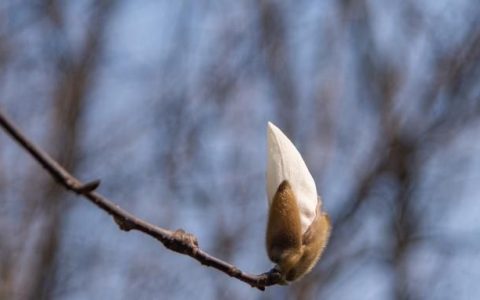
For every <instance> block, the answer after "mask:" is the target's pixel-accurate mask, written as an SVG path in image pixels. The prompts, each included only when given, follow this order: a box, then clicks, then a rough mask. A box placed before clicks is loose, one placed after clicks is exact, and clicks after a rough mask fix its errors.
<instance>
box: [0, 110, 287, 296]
mask: <svg viewBox="0 0 480 300" xmlns="http://www.w3.org/2000/svg"><path fill="white" fill-rule="evenodd" d="M0 125H1V126H2V127H3V129H5V131H6V132H7V133H8V134H10V136H11V137H12V138H13V139H14V140H15V141H17V142H18V143H19V144H20V146H22V147H23V148H24V149H25V150H26V151H28V152H29V153H30V154H31V155H32V156H33V157H34V158H35V160H37V162H38V163H40V164H41V165H42V166H43V167H44V168H45V169H46V170H47V172H48V173H50V175H51V176H52V177H53V178H54V179H55V180H56V181H57V182H58V183H59V184H61V185H62V186H63V187H65V188H66V189H68V190H70V191H73V192H75V193H77V194H79V195H81V196H83V197H85V198H87V199H88V200H90V202H93V203H94V204H95V205H97V206H98V207H99V208H101V209H102V210H104V211H105V212H107V213H108V214H110V215H111V216H112V217H113V219H114V221H115V223H117V225H118V226H119V227H120V229H121V230H124V231H130V230H138V231H140V232H143V233H145V234H146V235H149V236H151V237H153V238H155V239H157V240H159V241H160V242H161V243H162V244H163V245H164V246H165V247H166V248H168V249H170V250H172V251H175V252H178V253H181V254H184V255H188V256H190V257H192V258H194V259H196V260H198V261H199V262H200V263H201V264H202V265H206V266H208V267H212V268H215V269H217V270H219V271H222V272H224V273H225V274H227V275H229V276H231V277H235V278H237V279H239V280H241V281H243V282H245V283H248V284H249V285H251V286H252V287H255V288H258V289H260V290H262V291H263V290H265V287H267V286H271V285H275V284H278V283H279V282H280V278H281V276H280V274H279V273H278V272H277V271H276V270H274V269H272V270H270V271H268V272H266V273H263V274H260V275H251V274H247V273H245V272H243V271H241V270H240V269H238V268H237V267H236V266H234V265H232V264H229V263H227V262H225V261H223V260H221V259H218V258H216V257H214V256H211V255H210V254H208V253H206V252H204V251H203V250H201V249H200V247H199V246H198V241H197V238H196V237H195V236H194V235H192V234H190V233H187V232H185V231H184V230H182V229H178V230H176V231H171V230H167V229H164V228H161V227H158V226H155V225H153V224H151V223H148V222H146V221H144V220H142V219H140V218H138V217H136V216H135V215H133V214H131V213H129V212H128V211H126V210H124V209H122V208H120V206H118V205H117V204H115V203H114V202H113V201H111V200H109V199H108V198H106V197H104V196H102V195H101V194H99V193H96V192H94V190H95V189H96V188H97V187H98V186H99V184H100V181H99V180H94V181H90V182H87V183H82V182H81V181H80V180H78V179H77V178H75V177H74V176H73V175H71V174H70V173H68V172H67V171H66V170H65V169H64V168H63V167H62V166H60V164H58V163H57V162H56V161H55V160H54V159H53V158H52V157H50V156H49V155H48V154H47V153H45V152H44V151H42V150H41V149H40V148H38V147H37V146H36V145H35V144H33V143H32V142H31V141H29V140H28V139H27V138H26V137H25V136H24V135H23V133H22V132H21V131H20V130H19V129H18V128H17V127H16V126H15V125H14V124H13V123H12V122H11V121H10V120H9V119H8V118H7V117H6V116H5V115H4V114H3V113H2V112H1V111H0Z"/></svg>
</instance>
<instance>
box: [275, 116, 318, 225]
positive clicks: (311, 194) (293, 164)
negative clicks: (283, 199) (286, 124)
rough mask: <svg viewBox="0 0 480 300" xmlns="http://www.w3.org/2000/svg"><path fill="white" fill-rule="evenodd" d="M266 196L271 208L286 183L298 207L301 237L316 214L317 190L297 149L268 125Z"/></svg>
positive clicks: (277, 130)
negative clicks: (283, 183) (280, 186)
mask: <svg viewBox="0 0 480 300" xmlns="http://www.w3.org/2000/svg"><path fill="white" fill-rule="evenodd" d="M267 131H268V134H267V135H268V154H267V155H268V162H267V195H268V203H269V205H271V203H272V200H273V197H274V195H275V192H276V191H277V189H278V187H279V185H280V184H281V183H282V181H284V180H288V182H289V183H290V185H291V186H292V189H293V192H294V194H295V197H296V199H297V202H298V207H299V208H300V218H301V221H302V234H303V233H304V232H305V231H306V230H307V229H308V226H310V224H311V223H312V222H313V220H314V218H315V215H316V212H315V211H316V207H317V203H318V200H317V188H316V186H315V182H314V181H313V178H312V175H311V174H310V172H309V171H308V168H307V166H306V165H305V162H304V161H303V159H302V156H301V155H300V153H299V152H298V150H297V148H295V146H294V145H293V143H292V142H291V141H290V140H289V139H288V138H287V136H286V135H285V134H284V133H283V132H282V131H281V130H280V129H278V127H276V126H275V125H273V124H272V123H270V122H268V129H267Z"/></svg>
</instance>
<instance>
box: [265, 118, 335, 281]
mask: <svg viewBox="0 0 480 300" xmlns="http://www.w3.org/2000/svg"><path fill="white" fill-rule="evenodd" d="M267 195H268V204H269V214H268V224H267V237H266V242H267V253H268V256H269V258H270V260H272V261H273V262H275V263H276V264H277V265H276V268H277V269H278V270H279V271H280V273H281V274H282V278H283V283H285V284H286V283H288V281H293V280H296V279H299V278H300V277H302V276H303V275H305V274H306V273H308V272H309V271H310V270H311V269H312V268H313V267H314V266H315V264H316V263H317V261H318V259H319V258H320V256H321V254H322V252H323V250H324V249H325V246H326V244H327V242H328V238H329V236H330V230H331V225H330V220H329V218H328V215H327V214H326V213H325V212H324V211H322V202H321V199H320V197H319V196H318V195H317V188H316V186H315V182H314V181H313V178H312V175H311V174H310V172H309V171H308V168H307V166H306V165H305V162H304V161H303V159H302V156H301V155H300V153H299V152H298V150H297V149H296V148H295V146H294V145H293V144H292V142H291V141H290V140H289V139H288V138H287V137H286V136H285V134H283V132H282V131H281V130H280V129H278V128H277V127H276V126H275V125H273V124H272V123H270V122H269V123H268V166H267Z"/></svg>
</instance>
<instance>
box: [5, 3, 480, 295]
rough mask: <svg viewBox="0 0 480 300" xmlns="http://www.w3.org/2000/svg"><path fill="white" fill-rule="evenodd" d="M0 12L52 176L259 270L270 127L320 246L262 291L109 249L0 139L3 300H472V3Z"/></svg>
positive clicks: (113, 234)
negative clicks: (321, 221)
mask: <svg viewBox="0 0 480 300" xmlns="http://www.w3.org/2000/svg"><path fill="white" fill-rule="evenodd" d="M6 2H7V3H5V4H2V5H0V20H1V22H0V92H1V94H2V95H1V96H0V98H1V99H2V100H0V101H1V102H0V105H1V106H2V107H1V108H2V109H4V110H6V111H9V112H10V113H11V114H12V115H13V116H14V117H15V118H16V119H17V120H19V123H20V124H21V125H22V127H23V128H26V130H27V133H28V134H29V135H31V136H33V137H34V138H35V140H36V141H37V142H38V143H40V144H42V145H46V146H45V148H46V149H47V150H48V152H49V153H51V154H52V155H53V156H54V157H55V158H57V159H58V160H59V161H60V162H61V163H62V164H63V165H64V166H65V167H66V168H67V169H68V170H70V171H72V172H73V173H74V174H77V173H78V174H80V176H81V175H84V174H88V176H92V174H95V176H94V177H99V178H101V179H102V180H103V185H102V187H101V188H103V189H104V191H105V193H106V194H109V195H110V196H111V197H112V198H113V199H118V201H119V204H120V205H121V206H124V207H126V208H127V209H129V210H130V211H134V212H136V213H138V214H139V215H141V216H142V217H144V218H146V219H148V220H149V221H151V222H152V223H155V224H159V225H161V226H165V227H168V228H173V229H175V228H180V227H181V228H185V229H186V230H188V231H191V232H193V233H194V234H196V235H197V236H198V237H199V240H200V243H201V245H202V247H203V248H205V249H207V250H209V252H211V253H214V254H218V256H219V257H221V258H223V259H225V260H228V261H231V262H232V263H235V264H236V265H238V266H240V267H241V268H242V269H246V270H249V271H251V272H254V273H255V272H261V271H264V270H266V269H268V268H269V267H271V265H270V263H269V262H268V260H267V257H266V253H265V250H264V230H265V222H266V200H265V197H266V195H265V192H264V184H265V182H264V175H263V174H264V165H265V139H266V138H265V133H264V131H265V124H266V122H267V121H268V120H272V121H274V122H275V123H276V124H278V125H279V127H280V128H282V129H283V130H284V131H285V132H286V133H287V134H288V135H289V136H291V137H292V138H293V140H294V142H295V143H296V144H297V145H298V146H299V149H300V152H302V154H304V156H305V159H306V161H307V164H308V165H309V166H311V171H312V173H313V175H314V178H315V179H316V182H317V188H318V190H319V192H320V193H321V196H322V197H323V198H324V203H325V205H326V209H327V211H328V212H329V213H330V215H331V216H332V219H333V222H334V231H333V234H332V238H331V241H330V244H329V246H328V248H327V251H326V253H325V254H324V256H323V258H322V260H321V261H320V263H319V265H318V266H317V267H316V268H315V269H314V271H313V273H312V274H310V275H309V276H306V277H305V278H303V279H302V280H301V281H299V282H297V283H294V284H292V285H290V286H288V287H274V288H271V289H269V290H267V291H266V292H265V293H262V294H260V292H257V291H254V290H250V289H249V288H248V287H246V286H244V285H242V284H240V283H238V282H236V281H235V280H231V279H229V278H227V277H225V276H224V275H223V274H218V273H216V272H215V271H212V270H210V269H207V268H202V267H201V266H198V265H197V264H196V263H195V262H192V261H190V260H188V259H184V258H182V257H179V256H178V255H175V254H172V253H170V252H166V251H163V250H161V249H159V248H160V247H159V246H158V245H157V244H155V243H151V242H149V241H146V240H145V239H142V238H137V237H131V236H130V235H122V234H119V233H118V231H117V230H116V229H114V228H113V226H112V225H111V224H110V223H111V220H110V219H109V218H104V217H103V216H100V215H97V214H98V213H97V212H96V211H95V208H92V207H91V206H89V205H88V204H84V203H83V202H82V203H76V202H75V204H73V202H72V201H76V199H71V198H70V197H67V196H66V194H65V193H64V192H63V191H62V190H61V189H59V188H58V186H57V185H56V184H55V183H54V182H52V181H51V180H50V179H49V178H48V177H47V176H46V175H45V174H43V172H42V170H40V169H39V168H38V167H36V166H35V165H33V163H32V162H31V161H30V160H29V159H27V158H26V156H25V155H24V154H22V153H21V152H20V151H18V149H17V148H15V146H14V145H13V144H12V142H11V141H10V140H9V139H8V138H6V137H5V136H3V135H0V199H1V200H0V227H1V228H2V231H1V232H0V298H1V299H4V298H5V299H34V298H37V299H38V298H39V297H40V298H43V299H70V298H91V299H104V298H114V299H121V298H125V299H129V298H133V297H136V298H146V299H152V298H158V295H169V296H170V297H169V298H179V299H185V298H192V297H196V298H201V299H211V298H219V299H221V298H229V299H234V298H238V299H246V298H248V299H251V298H259V299H474V298H475V297H476V296H478V295H479V294H480V291H479V290H478V288H477V287H476V282H477V281H478V278H479V274H477V273H478V272H475V270H477V269H478V268H479V267H480V257H479V256H478V250H479V249H480V248H479V247H480V245H479V244H478V241H477V240H478V238H477V237H478V232H479V230H480V228H479V227H478V225H476V224H475V222H473V221H471V219H472V218H474V217H472V216H471V215H472V214H473V215H474V213H475V211H478V209H479V205H478V201H475V199H476V197H477V196H478V195H475V191H476V188H475V182H478V180H479V179H480V178H479V176H480V175H479V174H480V172H479V170H480V162H479V161H478V159H476V154H475V153H477V152H478V151H479V150H480V148H479V147H480V145H479V144H478V142H477V140H479V139H478V138H479V135H478V132H480V131H479V128H478V127H479V116H480V101H479V100H480V99H479V97H480V92H479V89H478V86H479V79H478V78H480V76H479V75H480V26H479V25H480V24H479V21H478V20H480V10H479V8H478V5H477V3H476V1H474V0H471V1H463V2H461V3H460V2H455V1H446V2H445V3H444V4H439V3H433V1H418V2H412V1H406V2H405V1H403V2H400V1H338V2H333V3H318V2H316V1H299V2H297V3H288V2H287V1H271V0H270V1H269V0H258V1H246V2H240V1H239V2H238V3H237V2H235V3H234V2H230V3H227V2H224V3H210V2H207V1H205V2H204V1H200V2H198V3H197V2H181V3H177V2H175V3H173V2H172V3H167V2H165V3H161V2H158V3H156V4H152V3H150V4H147V3H137V4H135V5H133V4H129V3H127V2H119V3H117V2H115V3H113V2H112V1H103V2H95V1H90V2H89V1H87V2H85V3H84V4H73V3H70V2H68V3H63V2H59V1H44V2H32V3H28V2H25V3H21V2H17V1H6ZM19 12H22V13H19ZM477 194H478V193H477ZM465 262H468V263H465ZM100 282H101V284H100Z"/></svg>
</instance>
